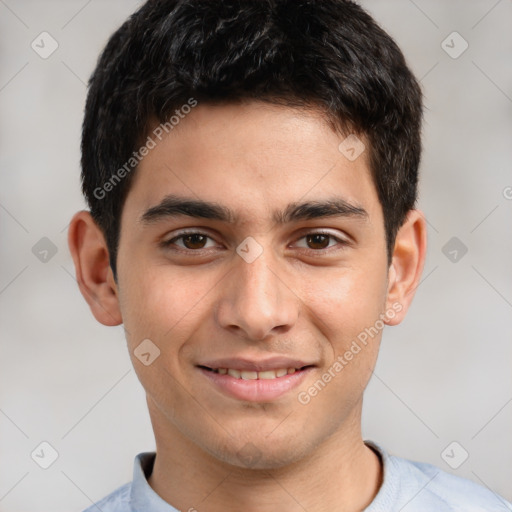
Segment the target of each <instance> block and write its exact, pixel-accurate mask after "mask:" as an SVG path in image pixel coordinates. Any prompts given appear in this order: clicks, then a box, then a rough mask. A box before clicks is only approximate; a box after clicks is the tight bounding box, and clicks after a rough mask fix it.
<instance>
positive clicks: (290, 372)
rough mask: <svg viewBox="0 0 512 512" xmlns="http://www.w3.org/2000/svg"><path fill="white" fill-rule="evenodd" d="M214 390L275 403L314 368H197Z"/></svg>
mask: <svg viewBox="0 0 512 512" xmlns="http://www.w3.org/2000/svg"><path fill="white" fill-rule="evenodd" d="M197 368H198V369H199V371H200V372H201V374H202V375H203V376H205V377H206V378H207V379H208V381H209V382H210V384H212V385H213V387H214V389H215V390H217V391H219V392H220V393H222V394H223V395H226V396H228V397H230V398H235V399H237V400H245V401H249V402H268V401H272V400H276V399H278V398H280V397H282V396H284V395H285V394H286V393H289V392H290V391H292V390H293V389H294V388H296V387H297V386H299V385H300V383H301V382H303V380H304V379H305V378H306V375H307V374H308V373H309V372H310V371H312V370H313V368H314V366H311V365H309V366H303V367H299V368H294V367H290V368H275V369H267V370H263V371H254V370H241V369H237V368H209V367H206V366H198V367H197Z"/></svg>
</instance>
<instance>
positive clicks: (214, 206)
mask: <svg viewBox="0 0 512 512" xmlns="http://www.w3.org/2000/svg"><path fill="white" fill-rule="evenodd" d="M179 216H187V217H193V218H199V219H210V220H218V221H222V222H226V223H229V224H234V223H236V222H237V220H238V216H237V215H236V214H235V212H234V211H233V210H231V209H229V208H227V207H226V206H223V205H220V204H218V203H215V202H210V201H203V200H200V199H193V198H189V197H181V196H176V195H172V194H171V195H167V196H165V197H164V198H163V199H162V201H161V202H160V203H159V204H157V205H156V206H152V207H151V208H149V209H148V210H146V211H145V212H144V213H143V214H142V215H141V217H140V222H141V223H142V224H146V225H149V224H153V223H156V222H158V221H162V220H166V219H169V218H174V217H179ZM324 217H355V218H360V219H368V213H367V211H366V210H365V209H364V208H362V207H361V206H358V205H354V204H351V203H349V202H348V201H346V200H345V199H343V198H341V197H335V198H332V199H327V200H324V201H306V202H302V203H290V204H288V206H286V208H285V209H284V210H275V211H274V212H273V215H272V219H273V221H274V223H275V224H286V223H290V222H297V221H300V220H312V219H319V218H324Z"/></svg>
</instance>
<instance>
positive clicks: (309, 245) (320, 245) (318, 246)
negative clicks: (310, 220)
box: [296, 232, 348, 252]
mask: <svg viewBox="0 0 512 512" xmlns="http://www.w3.org/2000/svg"><path fill="white" fill-rule="evenodd" d="M300 240H304V243H303V244H302V245H299V244H297V242H296V246H297V247H301V248H304V249H309V250H312V251H316V252H318V251H322V250H325V249H329V248H331V247H334V246H336V245H340V246H345V245H348V242H347V241H346V240H343V239H341V238H339V237H336V236H334V235H332V234H330V233H322V232H314V233H308V234H307V235H305V236H303V237H301V238H299V241H300ZM330 242H335V243H333V244H331V243H330ZM336 242H337V243H336Z"/></svg>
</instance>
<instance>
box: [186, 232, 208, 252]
mask: <svg viewBox="0 0 512 512" xmlns="http://www.w3.org/2000/svg"><path fill="white" fill-rule="evenodd" d="M180 238H181V239H182V240H183V245H184V246H185V247H186V248H187V249H203V248H204V246H205V244H206V240H207V239H208V237H207V236H204V235H201V234H199V233H194V234H192V235H183V236H181V237H180Z"/></svg>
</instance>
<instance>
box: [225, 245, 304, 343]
mask: <svg viewBox="0 0 512 512" xmlns="http://www.w3.org/2000/svg"><path fill="white" fill-rule="evenodd" d="M242 248H243V247H242ZM249 261H250V260H246V259H244V257H243V253H242V256H240V257H239V256H238V255H237V256H235V262H234V263H233V265H235V266H236V268H235V269H234V272H233V273H231V277H230V282H229V285H228V286H226V287H225V289H224V292H223V293H222V296H221V297H222V298H221V304H220V307H219V310H218V321H219V323H220V324H221V325H222V327H224V328H228V329H231V330H236V331H243V332H244V334H245V336H246V337H247V338H250V339H253V340H261V339H263V338H265V337H266V336H267V335H268V334H269V333H270V332H271V331H272V330H275V329H279V333H282V332H285V331H286V330H288V329H289V328H290V327H291V325H292V324H293V322H294V321H295V319H296V317H297V314H298V312H297V304H296V300H294V295H293V293H292V292H291V291H290V290H288V288H287V286H286V285H285V284H284V282H283V280H281V278H280V277H279V264H278V262H277V260H276V259H275V258H274V257H273V254H272V251H271V249H270V248H265V250H263V252H262V253H261V254H260V255H259V256H258V257H256V258H255V259H254V260H252V261H250V262H249ZM239 334H240V332H239Z"/></svg>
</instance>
